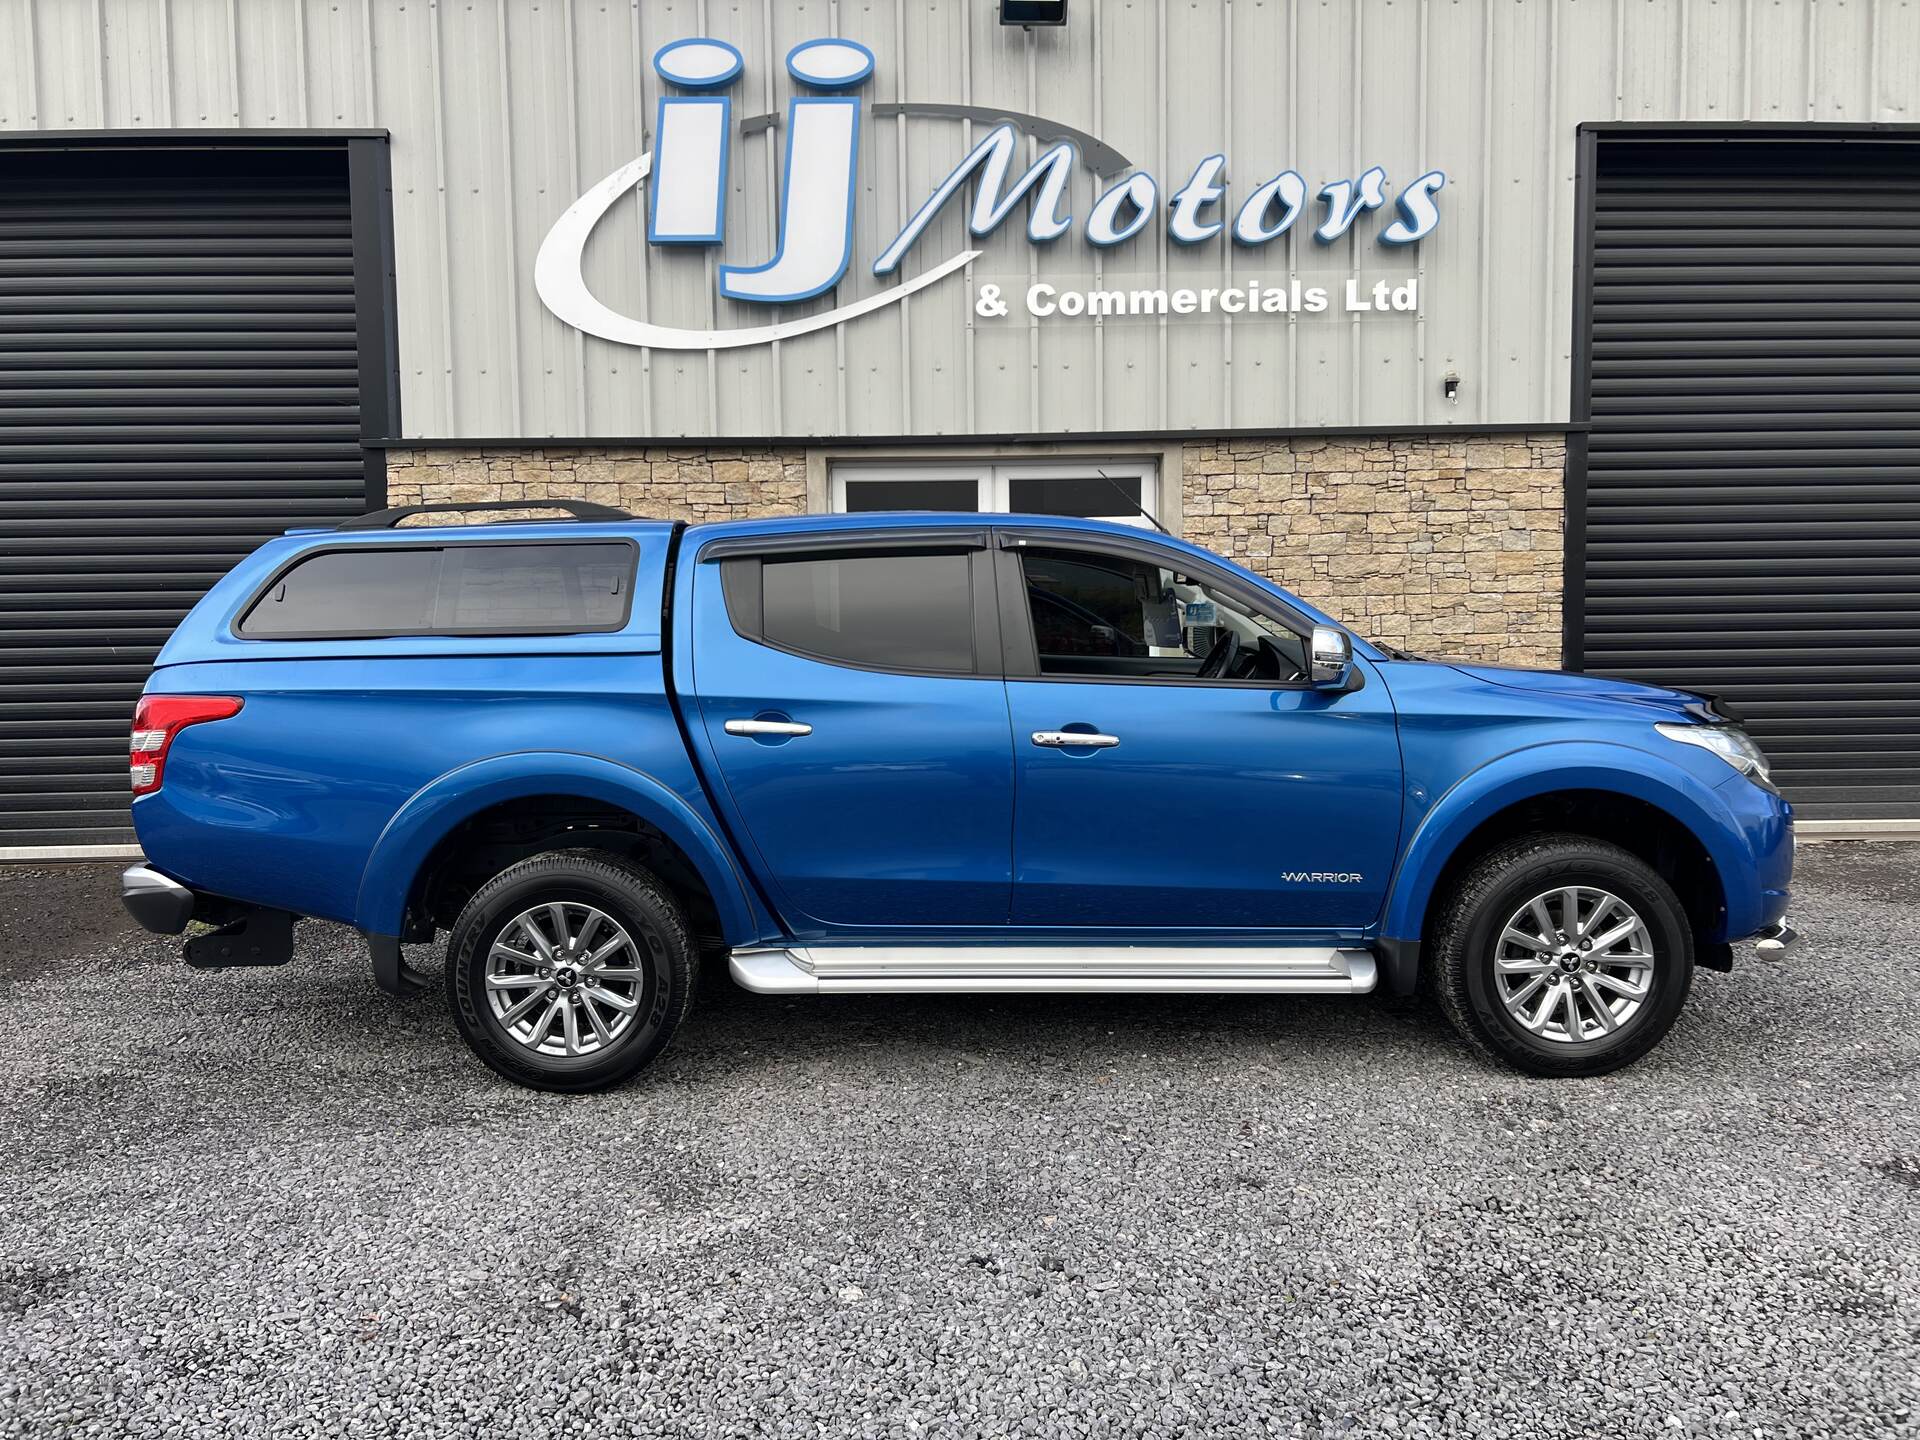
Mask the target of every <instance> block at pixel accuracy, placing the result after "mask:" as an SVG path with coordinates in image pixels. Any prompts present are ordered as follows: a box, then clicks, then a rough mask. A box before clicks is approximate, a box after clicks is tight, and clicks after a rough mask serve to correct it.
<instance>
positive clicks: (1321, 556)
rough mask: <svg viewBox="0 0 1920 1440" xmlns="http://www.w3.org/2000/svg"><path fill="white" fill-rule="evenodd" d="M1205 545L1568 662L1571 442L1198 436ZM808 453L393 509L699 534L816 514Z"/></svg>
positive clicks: (434, 462)
mask: <svg viewBox="0 0 1920 1440" xmlns="http://www.w3.org/2000/svg"><path fill="white" fill-rule="evenodd" d="M1183 466H1184V470H1185V492H1184V494H1183V496H1182V501H1183V509H1184V512H1185V518H1184V522H1183V524H1184V531H1185V534H1186V535H1187V537H1188V538H1189V539H1192V540H1194V541H1196V542H1197V543H1199V544H1201V545H1205V546H1207V547H1209V548H1210V549H1214V550H1217V551H1219V552H1220V553H1221V554H1223V555H1229V556H1232V557H1233V558H1234V559H1235V560H1238V561H1239V562H1240V563H1242V564H1243V565H1246V566H1248V567H1249V568H1251V569H1254V570H1258V571H1259V572H1261V573H1262V574H1264V575H1269V576H1271V577H1272V578H1273V579H1274V580H1276V581H1278V582H1279V583H1280V584H1282V585H1285V586H1286V587H1287V588H1288V589H1290V590H1293V591H1295V592H1296V593H1297V594H1299V595H1301V596H1304V597H1305V598H1306V599H1308V600H1310V601H1312V602H1313V603H1314V604H1316V605H1318V606H1320V607H1321V608H1323V609H1325V610H1326V611H1328V612H1329V613H1331V614H1333V615H1335V616H1338V617H1339V618H1340V619H1342V620H1345V621H1347V622H1348V623H1350V624H1351V625H1353V627H1354V628H1355V629H1356V630H1358V631H1359V632H1360V633H1361V634H1362V635H1365V636H1367V637H1369V638H1370V639H1375V640H1384V641H1386V642H1387V643H1388V644H1392V645H1404V646H1406V647H1408V648H1409V649H1413V650H1417V651H1420V652H1421V653H1423V654H1433V655H1445V656H1454V657H1461V658H1469V659H1475V660H1500V661H1505V662H1508V663H1512V664H1519V665H1548V666H1555V665H1558V664H1559V663H1560V583H1561V525H1562V522H1563V519H1564V511H1563V503H1562V496H1563V475H1564V471H1565V466H1566V444H1565V440H1564V437H1563V436H1560V435H1556V434H1542V435H1524V436H1481V437H1477V438H1476V437H1474V436H1471V435H1462V436H1458V437H1454V436H1445V437H1433V436H1388V437H1381V438H1369V439H1311V438H1297V437H1296V438H1292V439H1268V440H1217V441H1216V440H1194V441H1192V442H1190V443H1189V444H1188V445H1187V446H1186V448H1185V454H1184V457H1183ZM806 470H807V467H806V451H805V449H804V448H802V447H798V446H781V447H764V448H756V449H730V448H727V447H724V446H720V447H715V448H712V449H709V448H706V447H703V446H694V445H688V446H672V447H659V448H655V447H649V448H646V449H618V448H607V449H598V448H556V449H540V448H533V449H524V450H514V449H505V448H502V449H483V450H458V449H433V450H395V451H391V452H389V454H388V456H387V503H388V504H390V505H418V504H423V503H428V502H431V501H436V500H448V501H466V500H540V499H545V498H546V497H548V496H554V495H558V496H568V497H572V498H577V499H582V500H598V501H602V502H604V503H606V504H610V505H618V506H620V507H621V508H622V509H625V510H629V511H631V512H632V513H633V514H635V515H657V516H660V517H662V518H668V519H682V520H689V521H712V520H738V519H743V518H746V517H749V516H755V515H793V514H799V513H801V512H802V511H804V510H805V509H806V508H807V479H806Z"/></svg>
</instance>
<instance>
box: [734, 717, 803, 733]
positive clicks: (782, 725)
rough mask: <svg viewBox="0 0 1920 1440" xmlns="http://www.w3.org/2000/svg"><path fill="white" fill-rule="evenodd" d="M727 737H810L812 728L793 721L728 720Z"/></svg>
mask: <svg viewBox="0 0 1920 1440" xmlns="http://www.w3.org/2000/svg"><path fill="white" fill-rule="evenodd" d="M726 728H727V734H729V735H811V734H812V733H813V727H812V726H811V725H802V724H799V723H798V722H797V721H793V720H729V721H727V727H726Z"/></svg>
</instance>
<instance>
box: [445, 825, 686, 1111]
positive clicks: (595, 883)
mask: <svg viewBox="0 0 1920 1440" xmlns="http://www.w3.org/2000/svg"><path fill="white" fill-rule="evenodd" d="M694 974H695V967H694V951H693V946H692V943H691V941H690V939H689V938H688V935H687V928H686V920H685V917H684V916H683V915H682V913H681V911H680V907H679V905H678V904H677V903H676V902H675V900H674V898H673V896H672V895H671V894H670V893H669V892H668V891H667V890H666V888H665V887H664V886H662V885H661V884H660V882H659V881H658V880H657V879H656V878H655V877H654V876H653V875H651V874H650V873H648V872H647V871H645V870H643V869H641V868H640V867H639V866H637V865H632V864H630V863H628V862H627V861H625V860H623V859H620V858H618V857H613V856H608V855H605V854H602V853H599V852H595V851H583V850H561V851H553V852H550V853H548V854H545V855H535V856H532V857H530V858H528V859H526V860H522V861H520V862H519V863H518V864H516V865H512V866H510V867H508V868H507V869H506V870H503V871H501V872H500V874H498V875H496V876H494V878H493V879H491V880H489V881H488V882H487V883H486V884H485V885H483V886H482V887H481V888H480V890H479V891H478V892H477V893H476V894H475V895H474V897H473V898H472V899H471V900H469V901H468V902H467V905H466V908H465V909H464V910H462V911H461V913H460V918H459V920H458V921H456V922H455V924H454V929H453V935H452V938H451V940H450V941H449V943H448V951H447V996H448V1001H449V1003H450V1004H451V1006H452V1009H453V1014H454V1019H455V1021H456V1023H457V1024H458V1025H459V1027H460V1033H461V1034H462V1035H463V1036H464V1037H465V1039H466V1041H467V1043H468V1045H470V1046H471V1047H472V1048H473V1051H474V1053H475V1054H476V1055H478V1056H479V1057H480V1058H481V1059H482V1060H483V1061H485V1062H486V1063H487V1064H488V1065H489V1066H490V1067H492V1068H493V1069H494V1070H495V1071H496V1072H498V1073H499V1074H501V1075H503V1076H505V1077H506V1078H507V1079H509V1080H512V1081H515V1082H516V1083H518V1084H521V1085H526V1086H529V1087H531V1088H533V1089H536V1090H564V1091H582V1090H598V1089H602V1088H604V1087H606V1086H609V1085H614V1084H617V1083H619V1082H620V1081H622V1080H624V1079H626V1078H627V1077H628V1076H630V1075H632V1074H633V1073H634V1072H635V1071H637V1070H639V1069H640V1068H641V1067H642V1066H643V1065H645V1064H647V1062H648V1061H650V1060H652V1059H653V1057H654V1056H656V1055H658V1054H659V1053H660V1051H661V1050H663V1049H664V1048H665V1047H666V1044H667V1041H668V1040H669V1039H671V1038H672V1036H673V1032H674V1030H675V1029H676V1028H677V1027H678V1026H679V1023H680V1021H681V1020H682V1019H683V1018H684V1017H685V1015H686V1012H687V1010H688V1008H689V1006H690V1005H691V1002H692V993H693V980H694Z"/></svg>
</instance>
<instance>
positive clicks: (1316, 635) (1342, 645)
mask: <svg viewBox="0 0 1920 1440" xmlns="http://www.w3.org/2000/svg"><path fill="white" fill-rule="evenodd" d="M1307 643H1308V654H1309V657H1310V658H1309V660H1308V662H1307V663H1308V664H1309V665H1310V666H1311V667H1312V670H1311V673H1310V674H1309V676H1308V678H1309V679H1310V680H1311V681H1312V682H1313V685H1314V688H1315V689H1317V690H1338V689H1339V688H1340V687H1341V686H1342V685H1345V684H1346V683H1347V676H1348V675H1349V674H1350V673H1351V672H1352V670H1353V641H1351V640H1350V639H1348V638H1347V632H1346V631H1344V630H1336V629H1335V628H1334V627H1333V626H1331V625H1316V626H1314V627H1313V638H1312V639H1311V640H1310V641H1308V642H1307Z"/></svg>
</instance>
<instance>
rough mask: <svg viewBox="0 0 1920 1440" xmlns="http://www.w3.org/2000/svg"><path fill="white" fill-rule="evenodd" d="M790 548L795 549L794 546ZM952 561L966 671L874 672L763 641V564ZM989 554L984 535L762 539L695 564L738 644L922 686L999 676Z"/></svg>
mask: <svg viewBox="0 0 1920 1440" xmlns="http://www.w3.org/2000/svg"><path fill="white" fill-rule="evenodd" d="M796 542H797V543H796ZM930 554H938V555H951V554H960V555H964V556H966V557H967V590H968V597H969V609H970V612H971V613H970V620H971V625H970V638H971V639H972V642H973V664H972V666H971V667H970V668H968V669H965V670H936V669H932V668H930V667H925V666H915V667H901V666H894V665H875V664H871V663H869V662H866V661H860V660H851V659H848V658H847V657H845V656H842V655H823V654H821V653H819V652H818V651H814V650H806V649H802V648H801V647H799V646H797V645H787V644H783V643H781V642H780V641H777V640H773V639H770V638H768V636H767V633H766V576H765V569H764V567H765V566H766V565H767V564H768V563H772V564H780V563H782V562H791V561H796V560H835V559H853V558H857V557H861V556H872V555H881V556H907V555H930ZM992 557H993V551H992V549H991V547H990V545H989V543H988V537H987V535H986V533H985V532H975V531H957V532H956V531H947V532H939V531H933V532H923V533H918V534H916V533H913V532H903V531H893V532H876V533H874V534H873V535H871V536H865V535H861V536H841V537H832V536H823V535H806V536H804V537H803V536H794V535H786V536H769V537H767V539H766V540H764V541H760V542H759V543H755V544H750V545H741V546H733V545H729V544H727V543H725V542H721V543H719V544H717V545H714V546H710V547H709V548H708V549H707V550H706V551H704V552H702V554H701V556H700V559H701V561H702V562H704V563H712V564H714V565H715V568H716V570H717V572H718V575H717V578H718V579H719V582H720V593H721V599H722V602H723V604H724V606H725V609H726V612H727V622H728V624H729V625H731V626H732V628H733V633H734V634H735V635H737V636H739V638H740V639H742V640H745V641H747V642H748V643H750V644H754V645H764V646H765V647H766V648H767V649H769V650H778V651H780V652H781V653H782V654H783V655H793V656H796V657H797V658H799V659H802V660H809V661H812V662H813V663H814V664H816V665H832V666H836V667H838V668H840V669H843V670H863V671H866V672H867V673H868V674H870V675H903V676H915V677H919V678H924V679H929V680H988V679H992V680H997V679H1000V678H1002V676H1001V669H1002V665H1001V654H1000V607H999V601H998V598H997V595H996V592H995V582H994V573H993V558H992Z"/></svg>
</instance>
